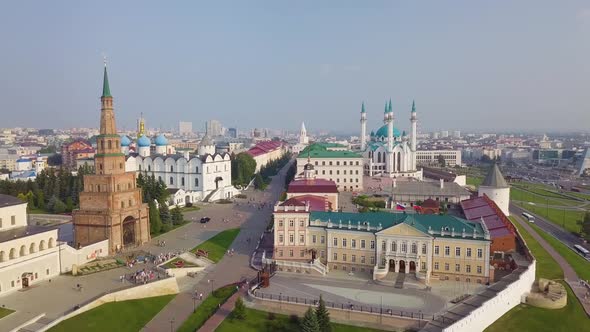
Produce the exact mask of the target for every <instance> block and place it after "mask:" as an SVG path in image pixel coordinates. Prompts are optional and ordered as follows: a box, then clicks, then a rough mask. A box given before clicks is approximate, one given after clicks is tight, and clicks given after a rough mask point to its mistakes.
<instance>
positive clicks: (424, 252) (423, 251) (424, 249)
mask: <svg viewBox="0 0 590 332" xmlns="http://www.w3.org/2000/svg"><path fill="white" fill-rule="evenodd" d="M422 255H426V243H423V244H422Z"/></svg>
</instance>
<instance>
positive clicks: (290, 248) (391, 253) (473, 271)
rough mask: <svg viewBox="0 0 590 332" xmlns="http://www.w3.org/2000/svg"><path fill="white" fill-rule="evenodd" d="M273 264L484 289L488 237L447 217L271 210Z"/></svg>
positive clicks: (304, 207)
mask: <svg viewBox="0 0 590 332" xmlns="http://www.w3.org/2000/svg"><path fill="white" fill-rule="evenodd" d="M273 261H274V262H276V263H277V265H278V267H279V269H286V270H292V269H295V270H296V271H300V272H302V271H303V270H305V271H306V272H310V273H311V272H312V271H317V272H320V273H322V274H327V273H329V272H330V271H336V270H340V271H346V272H348V273H350V272H352V273H355V272H364V273H369V274H370V275H372V278H373V279H374V280H378V279H382V278H384V277H386V276H387V274H388V273H407V274H412V275H415V277H416V278H417V279H419V280H423V281H424V282H426V283H427V284H428V283H429V282H430V281H431V280H454V281H463V282H473V283H487V282H488V281H492V280H493V274H494V271H493V267H491V266H490V235H489V232H488V230H487V229H486V228H485V225H484V224H483V223H478V222H473V221H468V220H465V219H461V218H458V217H454V216H450V215H424V214H410V213H388V212H375V213H348V212H325V211H312V210H311V209H310V205H309V203H305V202H301V201H300V202H294V201H293V200H291V201H286V202H278V203H277V204H276V205H275V207H274V253H273Z"/></svg>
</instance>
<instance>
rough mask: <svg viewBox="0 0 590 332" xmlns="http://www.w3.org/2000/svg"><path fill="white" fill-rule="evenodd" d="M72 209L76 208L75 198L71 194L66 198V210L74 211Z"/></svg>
mask: <svg viewBox="0 0 590 332" xmlns="http://www.w3.org/2000/svg"><path fill="white" fill-rule="evenodd" d="M72 210H74V200H73V199H72V197H71V196H68V197H67V198H66V211H67V212H72Z"/></svg>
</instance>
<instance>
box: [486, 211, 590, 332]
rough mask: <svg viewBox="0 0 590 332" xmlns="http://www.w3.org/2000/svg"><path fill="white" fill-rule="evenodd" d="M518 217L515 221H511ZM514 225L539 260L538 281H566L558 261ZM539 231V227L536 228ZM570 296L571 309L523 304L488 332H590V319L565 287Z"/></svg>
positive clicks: (568, 302) (569, 306)
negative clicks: (589, 320)
mask: <svg viewBox="0 0 590 332" xmlns="http://www.w3.org/2000/svg"><path fill="white" fill-rule="evenodd" d="M512 218H514V217H511V219H512ZM513 223H514V225H515V226H516V227H517V228H518V231H519V232H520V234H521V235H522V237H523V238H524V240H525V241H526V243H527V246H528V247H529V249H530V250H531V252H532V253H533V255H534V256H535V258H536V259H537V278H539V277H542V278H547V279H559V278H563V271H562V270H561V268H560V267H559V265H558V264H557V262H555V260H554V259H553V258H552V257H551V256H550V255H549V254H548V253H547V251H546V250H545V249H543V247H541V245H540V244H539V243H538V242H537V241H536V240H535V239H534V238H533V237H532V236H531V235H530V234H529V233H528V232H527V231H526V230H524V228H523V227H522V226H520V224H518V223H516V222H515V221H514V220H513ZM534 227H536V226H534ZM564 285H565V286H566V290H567V292H568V298H567V306H566V307H565V308H562V309H557V310H551V309H542V308H536V307H533V306H530V305H526V304H519V305H518V306H516V307H514V308H513V309H512V310H510V311H509V312H507V313H506V314H504V316H502V317H500V319H498V320H497V321H495V322H494V324H492V325H490V326H489V327H488V328H487V329H485V331H486V332H505V331H535V332H537V331H538V332H541V331H547V332H553V331H564V332H569V331H576V332H577V331H590V325H589V324H588V317H587V316H586V313H585V312H584V309H583V308H582V306H581V304H580V303H579V302H578V299H577V298H576V296H575V295H574V294H573V292H572V291H571V289H570V288H569V286H567V284H565V283H564Z"/></svg>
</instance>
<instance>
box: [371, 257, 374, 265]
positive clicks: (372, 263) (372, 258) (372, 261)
mask: <svg viewBox="0 0 590 332" xmlns="http://www.w3.org/2000/svg"><path fill="white" fill-rule="evenodd" d="M374 264H375V256H371V265H374Z"/></svg>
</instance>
